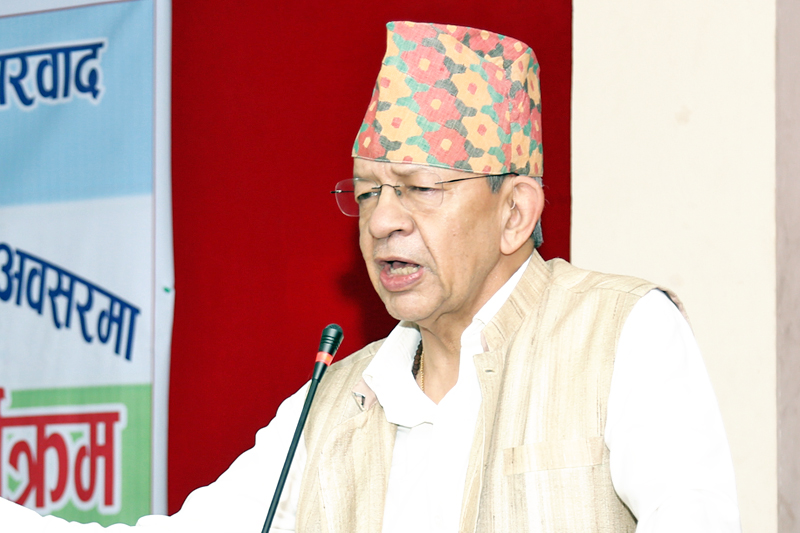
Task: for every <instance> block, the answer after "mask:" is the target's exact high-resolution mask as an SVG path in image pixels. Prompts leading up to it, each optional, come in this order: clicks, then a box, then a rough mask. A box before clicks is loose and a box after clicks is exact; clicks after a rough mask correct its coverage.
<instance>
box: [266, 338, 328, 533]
mask: <svg viewBox="0 0 800 533" xmlns="http://www.w3.org/2000/svg"><path fill="white" fill-rule="evenodd" d="M343 338H344V333H342V328H341V327H339V325H338V324H329V325H328V326H327V327H326V328H325V329H323V330H322V338H321V339H320V341H319V351H318V352H317V358H316V360H315V362H314V374H313V375H312V376H311V383H310V384H309V386H308V394H307V395H306V402H305V403H304V404H303V410H302V411H301V412H300V420H298V422H297V429H295V430H294V437H293V438H292V444H291V445H290V446H289V452H288V453H287V454H286V461H284V463H283V470H281V475H280V477H279V478H278V485H277V487H275V494H273V496H272V503H271V504H270V506H269V512H267V518H266V520H264V527H263V528H262V529H261V533H268V532H269V528H270V527H271V526H272V520H273V518H275V512H276V511H277V510H278V502H280V499H281V493H282V492H283V486H284V485H285V484H286V478H287V476H288V475H289V467H291V466H292V459H294V452H295V450H297V444H298V443H299V442H300V436H301V435H302V433H303V427H304V426H305V425H306V418H307V417H308V411H309V410H310V409H311V402H312V401H313V400H314V395H315V394H316V393H317V386H318V385H319V380H321V379H322V376H323V374H325V371H326V370H327V369H328V367H329V366H331V362H332V361H333V356H334V355H335V354H336V350H338V349H339V345H341V344H342V339H343Z"/></svg>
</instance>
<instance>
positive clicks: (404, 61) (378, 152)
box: [353, 22, 543, 176]
mask: <svg viewBox="0 0 800 533" xmlns="http://www.w3.org/2000/svg"><path fill="white" fill-rule="evenodd" d="M386 28H387V30H388V32H387V46H386V55H385V57H384V59H383V64H382V66H381V70H380V73H379V74H378V80H377V81H376V83H375V89H374V91H373V93H372V100H371V101H370V104H369V107H368V108H367V114H366V116H365V117H364V122H363V123H362V125H361V128H360V129H359V132H358V135H357V136H356V140H355V143H354V145H353V157H360V158H364V159H372V160H375V161H387V162H394V163H416V164H421V165H429V166H434V167H442V168H453V169H456V170H463V171H466V172H477V173H481V174H504V173H508V172H514V173H517V174H521V175H526V176H541V175H542V170H543V169H542V126H541V93H540V90H539V63H538V62H537V61H536V56H535V55H534V53H533V50H531V48H530V47H529V46H528V45H526V44H525V43H522V42H521V41H518V40H516V39H513V38H511V37H505V36H503V35H499V34H497V33H492V32H488V31H485V30H478V29H474V28H466V27H463V26H451V25H444V24H430V23H414V22H390V23H389V24H387V25H386Z"/></svg>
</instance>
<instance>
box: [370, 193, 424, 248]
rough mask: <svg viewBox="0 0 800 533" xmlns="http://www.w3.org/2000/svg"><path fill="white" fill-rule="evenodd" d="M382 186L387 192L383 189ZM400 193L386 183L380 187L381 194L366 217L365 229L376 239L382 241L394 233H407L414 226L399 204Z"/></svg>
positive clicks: (406, 212) (408, 214) (409, 216)
mask: <svg viewBox="0 0 800 533" xmlns="http://www.w3.org/2000/svg"><path fill="white" fill-rule="evenodd" d="M384 185H387V186H388V187H389V190H386V189H384V188H383V187H384ZM400 194H401V192H400V191H399V190H398V189H395V188H393V187H392V185H389V184H388V183H384V184H382V185H381V194H380V196H378V201H377V203H376V205H375V208H374V209H373V210H372V212H371V213H369V214H368V215H366V217H367V220H366V221H365V224H366V228H367V230H368V231H369V233H370V235H372V237H374V238H376V239H384V238H386V237H389V236H390V235H392V234H393V233H395V232H401V233H407V232H410V231H411V230H412V228H413V226H414V221H413V220H412V218H411V215H410V213H409V212H408V211H407V210H406V208H405V207H403V204H402V203H401V202H400Z"/></svg>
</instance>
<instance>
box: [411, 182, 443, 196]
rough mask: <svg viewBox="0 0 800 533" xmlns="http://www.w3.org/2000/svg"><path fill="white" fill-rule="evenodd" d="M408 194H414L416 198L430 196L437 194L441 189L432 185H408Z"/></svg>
mask: <svg viewBox="0 0 800 533" xmlns="http://www.w3.org/2000/svg"><path fill="white" fill-rule="evenodd" d="M406 189H407V190H408V193H409V194H414V195H418V196H431V195H434V194H436V193H438V192H439V191H440V190H441V189H440V188H439V187H438V186H436V185H434V186H432V187H425V186H422V185H408V186H407V187H406Z"/></svg>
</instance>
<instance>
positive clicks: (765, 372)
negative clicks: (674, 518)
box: [571, 0, 777, 533]
mask: <svg viewBox="0 0 800 533" xmlns="http://www.w3.org/2000/svg"><path fill="white" fill-rule="evenodd" d="M573 6H574V30H573V38H574V56H573V69H574V71H573V107H572V120H573V122H572V154H573V155H572V157H573V159H572V197H573V205H572V213H573V215H572V217H573V218H572V252H571V253H572V260H573V262H574V263H575V264H576V265H577V266H580V267H585V268H591V269H595V270H601V271H606V272H615V273H624V274H632V275H636V276H640V277H643V278H646V279H649V280H651V281H654V282H656V283H659V284H662V285H664V286H666V287H668V288H670V289H673V290H674V291H676V292H677V293H678V295H679V296H680V297H681V299H682V300H683V301H684V303H685V304H686V307H687V310H688V313H689V316H690V319H691V322H692V325H693V328H694V331H695V333H696V336H697V339H698V342H699V344H700V347H701V349H702V350H703V354H704V356H705V359H706V364H707V366H708V369H709V373H710V375H711V379H712V382H713V384H714V388H715V390H716V393H717V396H718V398H719V401H720V406H721V410H722V414H723V418H724V420H725V425H726V428H727V431H728V435H729V439H730V443H731V449H732V453H733V458H734V463H735V468H736V474H737V482H738V492H739V503H740V509H741V513H742V523H743V528H744V531H745V533H748V532H752V533H756V532H758V533H762V532H765V533H772V532H775V531H777V518H776V509H777V501H776V498H777V496H776V495H777V489H776V483H777V481H776V404H775V395H776V379H775V373H776V340H775V339H776V314H775V306H776V297H775V288H776V259H775V257H776V255H775V254H776V250H775V235H776V233H775V232H776V224H775V187H776V181H775V175H776V167H775V165H776V162H775V131H776V130H775V128H776V123H775V3H774V0H728V1H722V0H672V1H669V2H667V1H661V2H656V1H652V2H642V1H641V0H610V1H604V2H598V1H596V0H575V1H574V2H573Z"/></svg>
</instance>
